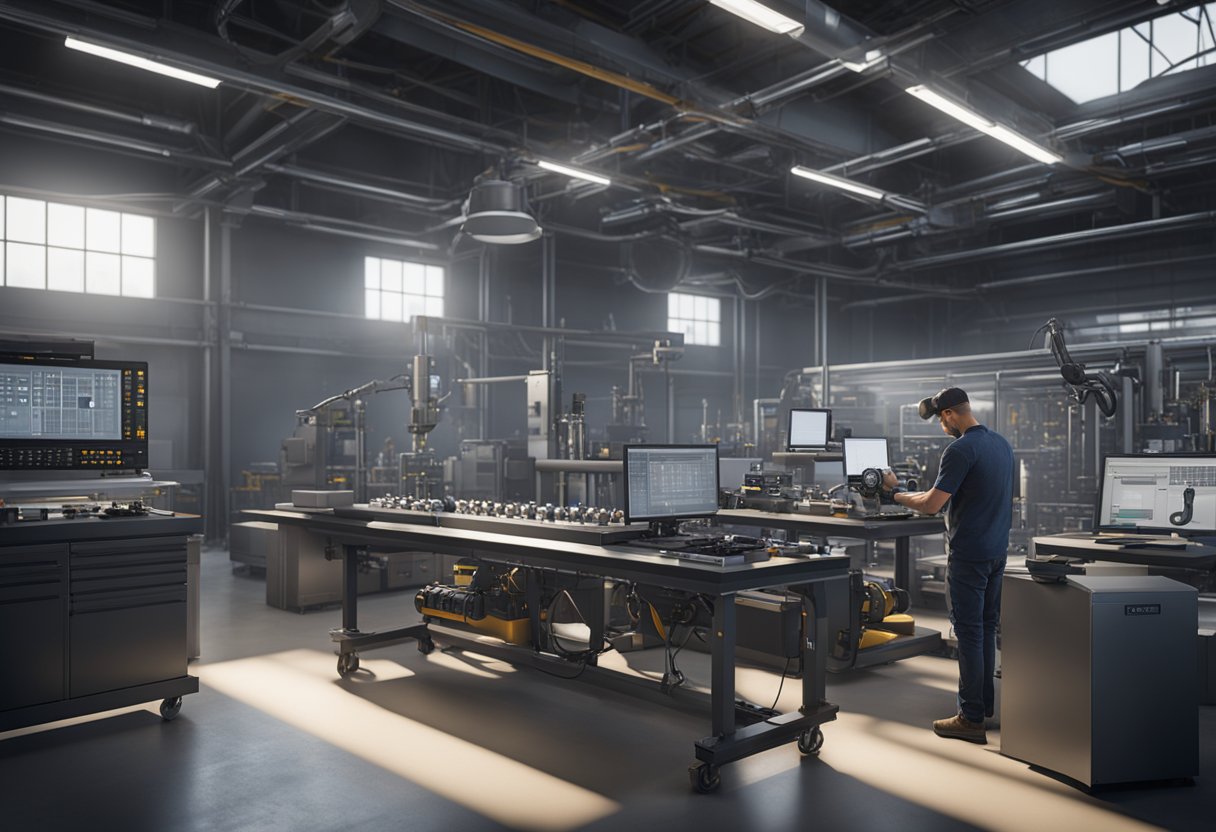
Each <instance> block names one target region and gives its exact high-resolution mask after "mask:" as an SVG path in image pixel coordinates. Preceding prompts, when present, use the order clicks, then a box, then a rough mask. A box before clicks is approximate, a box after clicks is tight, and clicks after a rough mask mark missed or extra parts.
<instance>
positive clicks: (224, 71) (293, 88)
mask: <svg viewBox="0 0 1216 832" xmlns="http://www.w3.org/2000/svg"><path fill="white" fill-rule="evenodd" d="M72 5H73V6H75V7H77V8H80V9H83V10H85V11H87V12H90V13H91V14H92V15H94V16H89V15H75V16H74V17H72V19H61V18H59V17H56V16H54V15H52V14H48V13H47V3H46V2H45V0H5V2H4V3H0V20H6V21H9V22H12V23H19V24H22V25H25V26H30V27H32V28H34V29H38V30H40V31H44V32H51V33H53V34H56V35H59V36H63V37H66V36H68V35H72V36H75V37H80V38H84V39H90V40H95V41H97V42H99V43H105V44H107V45H108V46H112V47H114V48H115V49H122V50H125V51H129V52H133V53H135V54H153V53H154V54H155V55H156V57H157V58H158V59H160V60H165V61H167V62H170V63H172V64H173V65H175V66H180V67H181V68H183V69H189V70H191V71H194V72H198V73H200V74H203V75H208V76H211V77H213V78H219V79H220V80H221V81H223V82H225V83H227V84H230V85H231V86H234V87H236V88H238V89H243V90H247V91H249V92H253V93H257V94H259V95H265V96H269V97H271V98H288V99H290V100H292V101H294V102H296V103H298V104H304V105H307V106H309V107H314V108H316V109H319V110H324V111H326V112H329V113H333V114H334V115H340V116H344V117H347V118H350V119H352V120H354V121H357V122H360V123H363V124H367V125H371V126H374V127H378V128H381V129H384V130H388V131H390V132H393V133H395V134H397V135H404V136H409V137H412V138H415V139H424V140H427V141H430V142H432V143H436V144H439V145H443V146H447V147H452V148H459V149H462V150H466V151H475V152H482V153H492V154H505V153H507V152H508V151H509V150H510V149H511V148H510V146H509V145H508V144H505V143H502V142H496V141H491V140H488V139H483V138H477V137H473V136H467V135H463V134H460V133H457V132H454V131H452V130H447V129H445V128H442V127H437V126H434V125H431V124H424V123H422V122H419V121H415V120H411V119H407V118H403V117H401V116H398V115H395V114H392V113H387V112H384V111H382V110H379V109H375V108H373V107H368V106H365V105H363V104H358V103H355V102H353V101H349V100H345V99H342V98H336V97H334V96H332V95H329V94H327V93H324V92H319V91H317V90H314V89H311V88H309V87H305V86H302V85H300V84H294V83H291V82H290V81H287V80H285V79H284V78H283V77H282V76H281V75H276V74H273V73H268V72H266V71H264V70H259V69H253V68H242V67H236V66H233V65H231V64H230V63H228V62H227V59H228V57H229V54H230V52H229V50H230V47H228V46H226V45H225V44H224V43H223V42H222V41H220V40H219V39H218V38H211V37H206V36H201V35H199V34H198V33H197V32H194V31H193V30H187V29H184V28H183V27H179V26H173V25H169V24H166V23H165V22H164V21H156V20H154V19H152V18H138V19H139V20H141V21H143V23H142V25H138V26H137V27H136V28H135V30H134V31H131V30H129V29H128V30H126V33H125V34H118V33H116V31H113V30H112V27H106V28H102V27H100V26H99V25H98V21H97V17H96V16H101V17H104V16H106V12H107V11H110V9H109V8H108V7H106V6H104V5H102V4H100V3H96V2H88V0H75V2H73V4H72ZM130 25H131V24H130V23H128V26H130ZM152 37H155V38H156V43H155V45H152V43H151V38H152ZM221 56H223V59H221ZM372 92H375V91H372ZM429 117H432V118H434V119H435V120H437V121H442V120H444V119H446V118H447V116H446V115H445V114H444V113H440V112H437V111H431V112H430V113H429Z"/></svg>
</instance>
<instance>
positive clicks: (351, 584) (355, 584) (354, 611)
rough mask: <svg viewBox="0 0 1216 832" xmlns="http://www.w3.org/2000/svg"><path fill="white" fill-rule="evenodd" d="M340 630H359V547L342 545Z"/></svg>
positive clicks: (351, 631) (346, 631)
mask: <svg viewBox="0 0 1216 832" xmlns="http://www.w3.org/2000/svg"><path fill="white" fill-rule="evenodd" d="M342 632H344V633H357V632H359V547H358V546H351V545H350V544H345V545H343V546H342Z"/></svg>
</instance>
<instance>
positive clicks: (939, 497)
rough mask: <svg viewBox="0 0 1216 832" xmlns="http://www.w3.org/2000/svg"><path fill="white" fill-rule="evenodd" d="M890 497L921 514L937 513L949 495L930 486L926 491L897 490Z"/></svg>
mask: <svg viewBox="0 0 1216 832" xmlns="http://www.w3.org/2000/svg"><path fill="white" fill-rule="evenodd" d="M891 499H892V501H893V502H896V503H898V504H899V505H901V506H906V507H907V508H910V509H912V510H913V511H919V512H920V513H922V514H937V513H938V512H939V511H941V510H942V506H944V505H945V504H946V501H947V500H949V499H950V495H949V494H948V493H947V492H945V491H942V490H941V489H940V488H930V489H929V490H928V491H897V492H896V493H895V494H893V495H892V496H891Z"/></svg>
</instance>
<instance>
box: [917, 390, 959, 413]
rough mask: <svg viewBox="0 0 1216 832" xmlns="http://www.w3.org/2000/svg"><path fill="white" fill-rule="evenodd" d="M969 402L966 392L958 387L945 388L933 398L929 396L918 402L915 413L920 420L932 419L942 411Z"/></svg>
mask: <svg viewBox="0 0 1216 832" xmlns="http://www.w3.org/2000/svg"><path fill="white" fill-rule="evenodd" d="M969 401H971V399H970V398H968V397H967V393H966V391H964V390H963V389H962V388H960V387H947V388H945V389H944V390H941V391H939V392H938V393H937V395H935V396H929V397H928V398H924V399H921V400H920V404H919V405H917V411H918V412H919V413H920V418H922V419H932V418H933V417H934V416H939V415H941V412H942V411H943V410H949V409H950V408H952V407H958V406H959V405H960V404H962V403H963V402H969Z"/></svg>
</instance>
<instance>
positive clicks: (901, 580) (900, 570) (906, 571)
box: [895, 536, 915, 595]
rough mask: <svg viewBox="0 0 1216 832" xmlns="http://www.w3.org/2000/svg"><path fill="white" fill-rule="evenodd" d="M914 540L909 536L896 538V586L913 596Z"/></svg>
mask: <svg viewBox="0 0 1216 832" xmlns="http://www.w3.org/2000/svg"><path fill="white" fill-rule="evenodd" d="M911 582H912V539H911V538H910V537H907V536H903V537H897V538H895V585H896V586H897V587H899V588H900V589H906V590H908V594H909V595H912V594H913V593H914V591H915V588H914V587H913V586H911Z"/></svg>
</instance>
